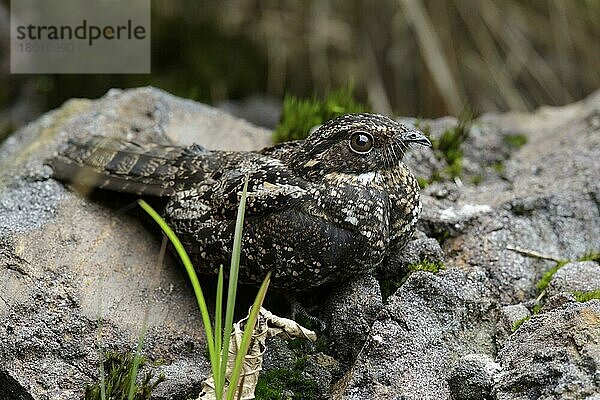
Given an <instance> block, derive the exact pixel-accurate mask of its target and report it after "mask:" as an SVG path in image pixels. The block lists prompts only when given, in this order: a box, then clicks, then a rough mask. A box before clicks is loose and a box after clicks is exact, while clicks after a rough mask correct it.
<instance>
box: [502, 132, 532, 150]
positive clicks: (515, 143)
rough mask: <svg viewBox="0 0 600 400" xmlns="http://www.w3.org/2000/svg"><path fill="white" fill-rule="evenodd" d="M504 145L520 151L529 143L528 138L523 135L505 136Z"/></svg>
mask: <svg viewBox="0 0 600 400" xmlns="http://www.w3.org/2000/svg"><path fill="white" fill-rule="evenodd" d="M504 143H506V144H507V145H509V146H510V147H512V148H514V149H519V148H521V147H523V146H524V145H525V144H526V143H527V136H525V135H522V134H514V135H506V136H504Z"/></svg>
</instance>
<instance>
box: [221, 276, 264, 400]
mask: <svg viewBox="0 0 600 400" xmlns="http://www.w3.org/2000/svg"><path fill="white" fill-rule="evenodd" d="M270 282H271V272H269V273H267V276H266V277H265V280H264V281H263V283H262V285H260V289H259V290H258V294H257V295H256V298H255V299H254V304H253V305H252V310H251V311H250V316H249V317H248V321H247V322H246V326H245V327H244V334H243V335H242V342H241V343H240V348H239V349H238V352H237V355H236V357H235V363H234V366H233V371H232V372H231V378H230V380H229V381H230V383H229V388H228V390H227V400H233V396H234V394H235V392H236V388H237V385H238V382H239V379H240V374H241V372H242V367H243V365H244V357H246V354H247V353H248V348H249V347H250V339H251V338H252V333H253V331H254V326H255V325H256V320H257V319H258V313H259V311H260V308H261V307H262V304H263V301H264V300H265V296H266V295H267V289H268V288H269V283H270Z"/></svg>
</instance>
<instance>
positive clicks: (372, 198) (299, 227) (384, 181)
mask: <svg viewBox="0 0 600 400" xmlns="http://www.w3.org/2000/svg"><path fill="white" fill-rule="evenodd" d="M411 143H419V144H424V145H429V142H428V141H427V139H426V138H425V137H424V136H422V135H421V134H420V133H419V132H417V131H415V130H411V129H409V128H407V127H405V126H404V125H402V124H399V123H397V122H395V121H392V120H391V119H389V118H386V117H384V116H381V115H376V114H352V115H346V116H342V117H338V118H336V119H333V120H331V121H328V122H326V123H325V124H324V125H322V126H321V127H320V128H319V129H318V130H316V131H315V132H314V133H312V134H311V135H310V136H309V137H308V138H307V139H306V140H303V141H296V142H289V143H284V144H281V145H278V146H274V147H270V148H266V149H263V150H262V151H259V152H227V151H209V150H206V149H204V148H202V147H200V146H196V145H194V146H190V147H185V148H184V147H176V146H162V145H157V144H138V143H133V142H127V141H124V140H121V139H114V138H103V137H88V138H83V139H73V140H71V141H69V144H68V145H67V146H66V148H65V149H63V150H62V151H61V153H60V154H59V155H58V156H57V157H56V158H55V159H53V160H52V161H51V162H50V165H51V166H52V167H53V169H54V176H55V177H57V178H59V179H63V180H71V181H73V180H75V181H79V182H80V183H83V184H87V185H90V186H95V187H100V188H105V189H110V190H116V191H122V192H130V193H136V194H140V195H150V196H161V197H167V198H168V203H167V205H166V207H165V209H164V212H163V215H164V217H165V219H166V220H167V222H168V223H169V224H170V226H171V227H172V228H173V229H174V231H175V232H176V233H177V235H178V236H179V238H180V240H181V241H182V243H183V244H184V246H185V247H186V249H187V251H188V252H189V254H190V256H191V258H192V260H193V261H194V264H195V265H196V267H197V268H198V269H199V270H200V272H214V271H216V268H217V267H218V265H219V264H225V265H226V264H227V263H228V260H229V258H230V254H231V247H232V242H233V230H234V226H235V217H236V212H237V207H238V204H239V198H240V192H241V188H242V184H243V181H244V177H245V176H246V175H248V177H249V186H248V199H247V205H246V219H245V224H244V238H243V245H242V247H243V249H242V252H243V254H242V267H241V270H240V278H241V280H242V281H245V282H260V281H262V279H263V278H264V276H265V274H266V272H267V271H269V270H271V271H273V276H272V285H273V286H275V287H279V288H285V289H289V290H299V291H302V290H306V289H310V288H314V287H317V286H319V285H321V284H323V283H326V282H332V281H342V280H344V279H346V278H348V277H351V276H353V275H357V274H360V273H364V272H367V271H370V270H372V269H373V268H375V267H376V266H377V265H379V264H380V263H381V262H383V260H384V259H385V257H386V256H387V255H388V254H389V253H390V252H397V251H400V250H401V249H402V247H403V246H404V245H405V244H406V242H407V241H408V239H409V238H410V236H411V235H412V232H413V230H414V227H415V224H416V221H417V219H418V216H419V213H420V211H421V203H420V200H419V187H418V184H417V182H416V180H415V178H414V176H413V175H412V173H411V172H410V171H409V170H408V168H407V167H406V166H405V165H404V164H403V163H402V157H403V154H404V151H405V150H406V148H407V147H408V145H409V144H411ZM369 146H370V147H369ZM367 148H368V150H367V151H365V149H367ZM358 150H360V151H358Z"/></svg>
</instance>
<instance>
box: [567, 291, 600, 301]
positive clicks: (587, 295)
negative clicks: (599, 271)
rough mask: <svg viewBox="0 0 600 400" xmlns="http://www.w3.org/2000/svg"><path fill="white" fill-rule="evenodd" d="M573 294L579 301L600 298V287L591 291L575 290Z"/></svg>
mask: <svg viewBox="0 0 600 400" xmlns="http://www.w3.org/2000/svg"><path fill="white" fill-rule="evenodd" d="M573 296H575V298H576V299H577V301H578V302H580V303H584V302H586V301H590V300H594V299H600V289H598V290H592V291H591V292H573Z"/></svg>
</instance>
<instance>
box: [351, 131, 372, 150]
mask: <svg viewBox="0 0 600 400" xmlns="http://www.w3.org/2000/svg"><path fill="white" fill-rule="evenodd" d="M373 142H374V139H373V135H371V134H370V133H367V132H355V133H353V134H352V136H351V137H350V149H352V151H353V152H355V153H358V154H366V153H368V152H370V151H371V149H372V148H373Z"/></svg>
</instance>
